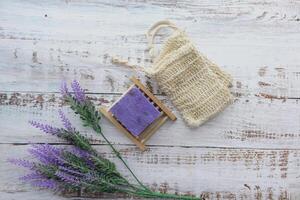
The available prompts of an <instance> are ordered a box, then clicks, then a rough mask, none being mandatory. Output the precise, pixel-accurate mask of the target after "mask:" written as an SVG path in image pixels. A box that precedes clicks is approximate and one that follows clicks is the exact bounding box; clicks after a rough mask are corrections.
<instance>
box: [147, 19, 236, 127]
mask: <svg viewBox="0 0 300 200" xmlns="http://www.w3.org/2000/svg"><path fill="white" fill-rule="evenodd" d="M162 27H171V28H172V29H174V32H173V33H172V35H171V36H169V37H168V39H167V40H166V41H165V43H164V45H163V47H162V49H161V52H160V53H159V55H158V56H156V58H155V59H154V64H153V66H152V67H151V68H147V69H145V71H146V73H147V74H148V75H149V76H150V77H152V78H154V79H155V80H156V82H157V84H158V86H159V87H160V88H161V90H162V91H163V92H164V93H166V95H167V96H168V97H169V98H170V99H171V101H172V103H173V104H174V106H175V107H176V108H177V109H178V110H179V112H180V113H181V115H182V117H183V119H184V120H185V121H186V122H187V124H188V125H190V126H193V127H196V126H199V125H201V124H202V123H204V122H205V121H207V120H208V119H210V118H212V117H213V116H215V115H216V114H217V113H219V112H220V111H222V110H223V109H224V108H226V106H227V105H229V104H230V103H231V102H232V96H231V94H230V91H229V88H228V86H230V85H231V82H232V79H231V76H230V75H229V74H227V73H225V72H224V71H222V70H221V69H220V68H219V67H218V66H217V65H216V64H214V63H213V62H211V61H210V60H209V59H207V58H206V57H205V56H204V55H203V54H201V53H200V52H198V51H197V49H196V48H195V46H194V45H193V43H192V42H191V41H190V40H189V38H188V37H187V35H186V34H185V33H184V32H183V31H182V30H180V29H178V28H177V27H176V26H175V25H174V24H172V23H170V22H169V21H160V22H158V23H156V24H154V25H153V26H152V27H151V28H150V30H149V32H148V34H147V36H148V39H149V47H150V51H149V53H150V55H152V56H153V38H154V37H155V35H156V32H157V31H159V30H160V29H161V28H162ZM154 57H155V56H154Z"/></svg>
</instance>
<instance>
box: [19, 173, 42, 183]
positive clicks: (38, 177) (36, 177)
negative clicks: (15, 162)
mask: <svg viewBox="0 0 300 200" xmlns="http://www.w3.org/2000/svg"><path fill="white" fill-rule="evenodd" d="M19 179H20V180H22V181H24V182H27V181H32V180H42V179H45V176H43V175H42V174H40V173H38V172H36V171H35V172H33V173H30V174H27V175H25V176H22V177H20V178H19Z"/></svg>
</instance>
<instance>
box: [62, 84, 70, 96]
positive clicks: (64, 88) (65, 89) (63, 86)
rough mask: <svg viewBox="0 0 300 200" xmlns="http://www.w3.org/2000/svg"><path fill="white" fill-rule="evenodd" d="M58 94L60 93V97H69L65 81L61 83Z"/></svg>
mask: <svg viewBox="0 0 300 200" xmlns="http://www.w3.org/2000/svg"><path fill="white" fill-rule="evenodd" d="M60 93H61V95H62V96H69V95H70V93H69V90H68V86H67V83H66V81H62V82H61V86H60Z"/></svg>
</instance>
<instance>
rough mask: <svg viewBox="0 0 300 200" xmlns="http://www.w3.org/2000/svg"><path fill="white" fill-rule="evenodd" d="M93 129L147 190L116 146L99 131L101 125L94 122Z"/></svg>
mask: <svg viewBox="0 0 300 200" xmlns="http://www.w3.org/2000/svg"><path fill="white" fill-rule="evenodd" d="M93 129H94V131H96V132H97V133H99V134H100V135H101V136H102V137H103V138H104V140H105V141H106V142H107V144H108V145H109V146H110V148H111V149H112V150H113V152H114V153H115V154H116V156H117V157H118V158H119V159H120V160H121V161H122V162H123V164H124V165H125V167H126V168H127V169H128V171H129V172H130V173H131V175H132V176H133V177H134V179H135V180H136V181H137V182H138V183H139V184H140V185H141V186H142V187H143V188H145V189H146V190H149V189H148V188H147V187H146V186H145V185H144V184H143V183H142V182H141V181H140V180H139V179H138V178H137V177H136V175H135V174H134V173H133V171H131V169H130V167H129V166H128V165H127V163H126V162H125V160H124V159H123V158H122V156H121V154H120V152H119V151H118V150H116V148H115V147H114V146H113V145H112V144H111V143H110V142H109V140H108V139H107V138H106V137H105V135H104V134H103V133H102V131H101V127H100V126H99V125H98V124H95V125H94V126H93Z"/></svg>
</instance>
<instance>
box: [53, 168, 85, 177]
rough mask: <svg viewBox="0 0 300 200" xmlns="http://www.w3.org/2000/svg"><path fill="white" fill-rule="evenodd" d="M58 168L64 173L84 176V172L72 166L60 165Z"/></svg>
mask: <svg viewBox="0 0 300 200" xmlns="http://www.w3.org/2000/svg"><path fill="white" fill-rule="evenodd" d="M58 169H59V170H60V171H61V172H64V173H67V174H71V175H75V176H84V173H81V172H80V171H78V170H75V169H72V168H70V167H64V166H59V168H58Z"/></svg>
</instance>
